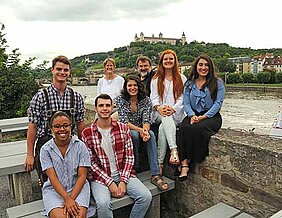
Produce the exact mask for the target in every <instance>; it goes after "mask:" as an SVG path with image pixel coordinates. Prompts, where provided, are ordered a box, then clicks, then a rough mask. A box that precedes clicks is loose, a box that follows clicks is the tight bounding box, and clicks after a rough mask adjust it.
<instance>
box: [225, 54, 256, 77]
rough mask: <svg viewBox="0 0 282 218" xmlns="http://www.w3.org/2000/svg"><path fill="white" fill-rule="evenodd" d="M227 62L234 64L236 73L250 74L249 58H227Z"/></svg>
mask: <svg viewBox="0 0 282 218" xmlns="http://www.w3.org/2000/svg"><path fill="white" fill-rule="evenodd" d="M228 60H230V61H232V62H233V63H234V64H236V71H235V72H236V73H249V72H250V62H251V58H250V57H235V58H228Z"/></svg>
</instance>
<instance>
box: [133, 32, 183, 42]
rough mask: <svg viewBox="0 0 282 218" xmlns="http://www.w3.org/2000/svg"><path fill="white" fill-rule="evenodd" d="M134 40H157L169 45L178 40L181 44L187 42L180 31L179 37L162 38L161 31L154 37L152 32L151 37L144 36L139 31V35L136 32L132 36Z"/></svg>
mask: <svg viewBox="0 0 282 218" xmlns="http://www.w3.org/2000/svg"><path fill="white" fill-rule="evenodd" d="M134 41H135V42H150V43H157V42H164V43H167V44H171V45H176V43H177V42H180V43H181V44H182V45H185V44H186V43H187V41H186V36H185V34H184V32H183V33H182V36H181V38H179V39H176V38H164V37H163V34H162V33H159V37H155V36H154V34H152V37H148V36H144V33H143V32H141V33H140V37H138V36H137V33H136V34H135V37H134Z"/></svg>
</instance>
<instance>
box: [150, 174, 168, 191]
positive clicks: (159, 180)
mask: <svg viewBox="0 0 282 218" xmlns="http://www.w3.org/2000/svg"><path fill="white" fill-rule="evenodd" d="M150 181H151V183H152V184H154V185H155V186H157V187H158V189H160V190H161V191H165V190H167V189H169V186H168V184H167V182H164V180H163V179H162V177H160V176H152V177H151V179H150ZM164 185H167V188H165V187H164Z"/></svg>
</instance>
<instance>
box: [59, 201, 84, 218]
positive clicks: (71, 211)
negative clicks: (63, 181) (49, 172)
mask: <svg viewBox="0 0 282 218" xmlns="http://www.w3.org/2000/svg"><path fill="white" fill-rule="evenodd" d="M63 210H64V212H63V213H64V214H66V215H67V217H78V216H79V210H80V209H79V206H78V204H77V203H76V202H75V200H74V199H72V198H71V197H68V198H67V199H66V200H65V202H64V207H63ZM69 215H70V216H69Z"/></svg>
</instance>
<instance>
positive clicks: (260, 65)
mask: <svg viewBox="0 0 282 218" xmlns="http://www.w3.org/2000/svg"><path fill="white" fill-rule="evenodd" d="M265 69H269V70H274V71H276V72H282V57H281V56H274V55H273V54H265V55H259V56H255V57H253V58H252V59H251V73H254V74H256V73H258V72H262V71H263V70H265Z"/></svg>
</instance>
